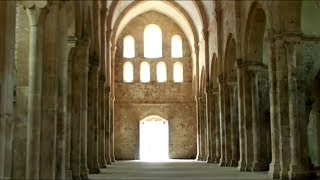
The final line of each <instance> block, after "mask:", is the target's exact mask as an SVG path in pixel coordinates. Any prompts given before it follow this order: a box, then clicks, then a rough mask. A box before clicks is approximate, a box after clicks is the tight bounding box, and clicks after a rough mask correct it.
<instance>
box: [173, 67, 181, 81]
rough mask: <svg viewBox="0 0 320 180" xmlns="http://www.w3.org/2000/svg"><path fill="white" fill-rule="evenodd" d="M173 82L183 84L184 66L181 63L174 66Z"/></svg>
mask: <svg viewBox="0 0 320 180" xmlns="http://www.w3.org/2000/svg"><path fill="white" fill-rule="evenodd" d="M173 81H174V82H177V83H181V82H183V65H182V63H181V62H175V63H174V64H173Z"/></svg>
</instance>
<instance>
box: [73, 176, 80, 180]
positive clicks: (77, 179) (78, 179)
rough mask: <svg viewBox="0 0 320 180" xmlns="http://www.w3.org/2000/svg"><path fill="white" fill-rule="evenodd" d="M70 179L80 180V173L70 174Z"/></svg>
mask: <svg viewBox="0 0 320 180" xmlns="http://www.w3.org/2000/svg"><path fill="white" fill-rule="evenodd" d="M72 179H73V180H81V176H80V175H72Z"/></svg>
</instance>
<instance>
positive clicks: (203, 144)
mask: <svg viewBox="0 0 320 180" xmlns="http://www.w3.org/2000/svg"><path fill="white" fill-rule="evenodd" d="M204 108H205V101H204V98H203V97H199V120H200V140H201V143H200V145H201V146H200V155H201V156H200V160H201V161H205V157H206V137H205V124H204V123H205V119H204V113H205V111H204Z"/></svg>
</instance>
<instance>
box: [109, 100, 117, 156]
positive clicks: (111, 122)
mask: <svg viewBox="0 0 320 180" xmlns="http://www.w3.org/2000/svg"><path fill="white" fill-rule="evenodd" d="M110 100H111V108H110V158H111V161H112V162H116V159H115V157H114V100H115V97H114V96H113V97H111V98H110Z"/></svg>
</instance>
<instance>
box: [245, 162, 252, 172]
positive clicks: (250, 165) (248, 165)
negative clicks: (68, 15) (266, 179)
mask: <svg viewBox="0 0 320 180" xmlns="http://www.w3.org/2000/svg"><path fill="white" fill-rule="evenodd" d="M246 171H249V172H251V171H252V163H246Z"/></svg>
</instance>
